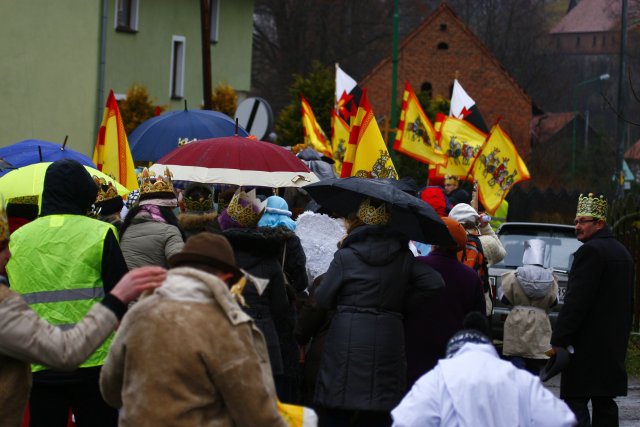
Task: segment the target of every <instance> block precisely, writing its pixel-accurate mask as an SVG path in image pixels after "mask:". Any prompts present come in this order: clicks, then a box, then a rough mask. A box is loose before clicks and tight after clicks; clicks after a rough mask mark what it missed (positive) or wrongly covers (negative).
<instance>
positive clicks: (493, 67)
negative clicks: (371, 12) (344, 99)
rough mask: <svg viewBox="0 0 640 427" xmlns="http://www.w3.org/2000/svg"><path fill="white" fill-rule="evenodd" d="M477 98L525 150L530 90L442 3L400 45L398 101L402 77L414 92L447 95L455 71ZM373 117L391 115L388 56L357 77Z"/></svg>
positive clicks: (486, 114) (490, 119) (527, 146)
mask: <svg viewBox="0 0 640 427" xmlns="http://www.w3.org/2000/svg"><path fill="white" fill-rule="evenodd" d="M456 73H457V78H458V81H459V82H460V84H461V85H462V87H463V88H464V89H465V91H466V92H467V93H468V94H469V96H471V97H472V98H473V99H474V100H475V101H476V105H477V107H478V109H479V110H480V112H481V113H482V115H483V117H484V119H485V121H486V122H487V126H491V124H492V123H493V122H494V121H495V120H496V119H497V118H498V117H500V116H501V117H502V119H501V121H500V125H501V126H502V127H503V129H504V130H505V131H506V132H507V133H508V134H509V136H511V138H512V140H513V142H514V143H515V145H516V146H517V148H518V151H519V152H520V155H521V156H523V157H524V158H525V160H526V159H527V158H528V156H529V149H530V135H529V130H530V125H531V118H532V103H531V99H530V98H529V96H528V95H527V94H526V93H525V92H524V90H523V89H522V88H521V87H520V86H519V85H518V83H516V81H515V80H514V79H513V78H512V77H511V76H510V75H509V73H508V72H507V70H506V69H505V68H504V67H503V66H502V65H501V64H500V62H499V61H498V60H497V59H496V58H495V57H494V56H493V54H492V53H491V52H490V51H489V50H488V49H487V48H486V47H485V46H484V44H483V43H482V42H481V41H480V39H478V37H476V36H475V35H474V34H473V33H472V32H471V30H470V29H469V28H468V27H467V26H466V25H465V23H464V22H463V21H462V20H460V18H458V17H457V16H456V14H455V12H454V11H453V10H452V9H451V8H450V7H449V6H448V5H447V4H446V3H442V4H440V6H439V7H438V8H437V9H436V10H435V11H434V12H433V13H432V14H431V15H430V16H429V17H428V18H427V19H426V20H425V21H424V22H423V23H422V25H420V26H419V27H418V28H417V29H416V30H415V31H413V32H412V33H410V34H409V35H408V36H407V37H406V39H405V40H404V41H402V43H401V44H400V46H399V51H398V85H397V90H398V91H397V98H396V99H397V100H398V101H397V102H398V105H400V104H401V101H402V91H403V88H404V81H405V80H407V81H409V84H410V85H411V87H412V88H413V90H414V91H415V92H419V91H420V90H422V89H426V88H431V91H432V94H433V96H434V97H435V96H442V97H444V98H446V99H449V98H450V94H451V88H452V85H453V79H454V78H455V77H456ZM360 86H361V87H363V88H366V89H367V93H368V97H369V101H370V102H371V106H372V108H373V111H374V113H375V114H376V116H377V117H383V116H384V117H389V115H390V111H391V103H390V101H389V96H390V93H391V57H388V58H386V59H384V60H382V61H381V62H380V63H379V64H378V65H376V66H375V67H374V68H373V69H372V70H371V72H370V73H369V74H368V75H367V76H366V77H365V78H364V79H363V80H362V81H361V82H360Z"/></svg>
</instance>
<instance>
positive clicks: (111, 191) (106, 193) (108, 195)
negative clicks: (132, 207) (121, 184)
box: [93, 175, 120, 203]
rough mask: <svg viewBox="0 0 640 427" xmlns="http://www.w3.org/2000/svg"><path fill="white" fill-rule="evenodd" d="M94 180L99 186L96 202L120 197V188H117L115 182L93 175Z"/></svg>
mask: <svg viewBox="0 0 640 427" xmlns="http://www.w3.org/2000/svg"><path fill="white" fill-rule="evenodd" d="M93 181H94V182H95V183H96V185H97V186H98V195H97V196H96V203H100V202H104V201H106V200H111V199H115V198H116V197H120V195H119V194H118V190H116V187H115V185H113V182H111V181H107V180H106V179H104V178H103V177H97V176H95V175H93Z"/></svg>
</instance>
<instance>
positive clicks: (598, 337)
mask: <svg viewBox="0 0 640 427" xmlns="http://www.w3.org/2000/svg"><path fill="white" fill-rule="evenodd" d="M633 277H634V266H633V259H632V257H631V254H630V253H629V251H627V249H626V248H625V247H624V246H623V245H622V244H621V243H620V242H618V241H617V240H616V239H615V238H614V237H613V234H612V233H611V230H610V229H609V228H608V227H605V228H604V229H602V230H600V231H598V232H596V233H595V234H594V235H593V236H592V237H591V238H590V239H589V240H587V241H586V242H584V244H583V245H582V246H581V247H580V248H579V249H578V250H577V251H576V253H575V258H574V261H573V265H572V267H571V271H570V273H569V282H568V285H567V294H566V295H565V298H564V306H563V307H562V309H561V310H560V313H559V315H558V320H557V321H556V324H555V328H554V331H553V335H552V337H551V344H552V345H553V346H558V347H567V346H569V345H572V346H573V347H574V348H575V353H574V354H573V355H572V356H571V361H570V362H569V365H568V366H567V368H566V369H565V370H564V371H562V380H561V386H560V397H562V398H571V397H586V396H626V395H627V373H626V370H625V365H624V361H625V356H626V353H627V342H628V340H629V332H630V330H631V318H632V310H633Z"/></svg>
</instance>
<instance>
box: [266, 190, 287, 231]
mask: <svg viewBox="0 0 640 427" xmlns="http://www.w3.org/2000/svg"><path fill="white" fill-rule="evenodd" d="M258 227H286V228H288V229H289V230H292V231H294V230H295V229H296V223H295V222H294V221H293V220H292V219H291V211H290V210H289V205H287V202H286V201H285V200H284V199H283V198H282V197H278V196H271V197H268V198H267V207H266V208H265V210H264V213H263V214H262V218H260V221H258Z"/></svg>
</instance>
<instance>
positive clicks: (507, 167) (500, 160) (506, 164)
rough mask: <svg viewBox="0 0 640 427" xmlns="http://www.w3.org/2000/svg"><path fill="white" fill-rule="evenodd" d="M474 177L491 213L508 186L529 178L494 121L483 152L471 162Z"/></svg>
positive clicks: (509, 140)
mask: <svg viewBox="0 0 640 427" xmlns="http://www.w3.org/2000/svg"><path fill="white" fill-rule="evenodd" d="M472 173H473V177H474V179H476V180H477V181H478V190H479V191H478V194H479V199H480V202H481V203H482V206H484V208H485V209H486V210H487V212H489V213H490V214H491V215H493V214H494V212H495V211H496V209H498V207H499V206H500V203H501V202H502V200H503V199H504V198H505V197H506V195H507V193H509V190H510V189H511V187H513V186H514V185H515V184H517V183H518V182H520V181H526V180H528V179H531V176H530V175H529V170H528V169H527V165H525V163H524V161H523V160H522V158H521V157H520V155H519V154H518V150H517V149H516V147H515V146H514V145H513V142H512V141H511V138H509V136H508V135H507V134H506V133H505V132H504V130H502V128H501V127H500V125H498V124H496V125H495V126H494V127H493V129H491V133H490V134H489V138H488V139H487V141H486V143H485V144H484V145H483V147H482V151H481V153H480V155H479V156H478V158H477V159H476V160H475V162H474V163H473V169H472Z"/></svg>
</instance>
